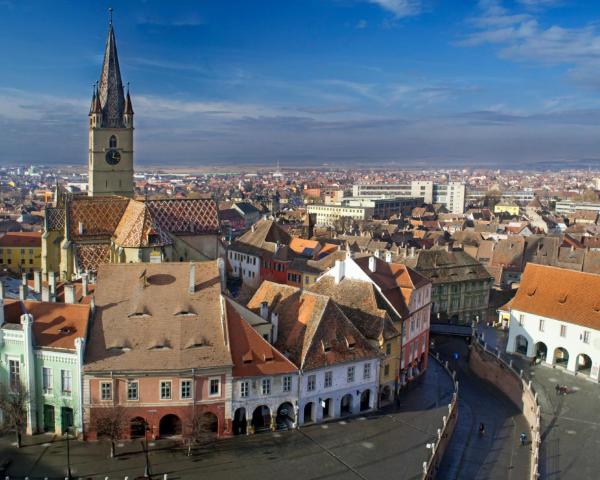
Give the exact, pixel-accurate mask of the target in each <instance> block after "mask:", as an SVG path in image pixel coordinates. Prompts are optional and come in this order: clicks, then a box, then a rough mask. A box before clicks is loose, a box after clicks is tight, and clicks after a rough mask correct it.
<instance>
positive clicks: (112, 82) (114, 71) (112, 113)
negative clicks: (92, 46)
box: [97, 8, 125, 128]
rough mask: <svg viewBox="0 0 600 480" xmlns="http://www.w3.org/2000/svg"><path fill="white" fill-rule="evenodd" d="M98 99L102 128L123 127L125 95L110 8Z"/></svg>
mask: <svg viewBox="0 0 600 480" xmlns="http://www.w3.org/2000/svg"><path fill="white" fill-rule="evenodd" d="M97 95H98V97H99V98H100V106H101V108H102V126H103V127H110V128H121V127H123V113H124V112H123V110H124V107H125V95H124V94H123V82H122V80H121V70H120V68H119V56H118V54H117V41H116V40H115V31H114V29H113V23H112V8H110V9H109V24H108V37H107V38H106V46H105V48H104V62H103V63H102V73H101V74H100V86H99V88H98V94H97Z"/></svg>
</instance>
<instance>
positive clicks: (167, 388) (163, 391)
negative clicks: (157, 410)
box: [160, 380, 172, 400]
mask: <svg viewBox="0 0 600 480" xmlns="http://www.w3.org/2000/svg"><path fill="white" fill-rule="evenodd" d="M171 386H172V385H171V380H162V381H161V382H160V399H161V400H170V399H171V390H172V389H171Z"/></svg>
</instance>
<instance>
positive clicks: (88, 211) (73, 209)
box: [67, 196, 130, 240]
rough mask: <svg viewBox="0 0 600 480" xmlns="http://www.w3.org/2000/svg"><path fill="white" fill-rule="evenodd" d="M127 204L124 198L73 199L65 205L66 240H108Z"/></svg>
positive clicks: (82, 197)
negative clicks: (67, 223)
mask: <svg viewBox="0 0 600 480" xmlns="http://www.w3.org/2000/svg"><path fill="white" fill-rule="evenodd" d="M129 202H130V200H129V199H128V198H125V197H85V196H78V197H73V198H72V199H71V200H70V201H69V202H68V203H67V209H68V218H69V226H68V232H67V235H68V238H70V239H72V240H78V239H81V238H85V239H105V240H108V239H110V237H111V236H112V235H113V234H114V232H115V229H116V228H117V225H119V222H120V221H121V217H123V214H124V213H125V210H126V209H127V206H128V205H129ZM80 224H81V228H82V232H81V233H80Z"/></svg>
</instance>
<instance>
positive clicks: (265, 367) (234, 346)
mask: <svg viewBox="0 0 600 480" xmlns="http://www.w3.org/2000/svg"><path fill="white" fill-rule="evenodd" d="M231 302H232V300H230V299H227V300H226V308H227V325H228V332H229V339H230V345H231V358H232V360H233V376H234V377H249V376H259V375H278V374H283V373H291V372H295V371H296V370H297V368H296V367H295V366H294V364H293V363H292V362H290V361H289V360H288V359H287V358H285V356H284V355H283V354H281V353H280V352H279V351H278V350H277V349H275V348H274V347H273V346H272V345H271V344H270V343H269V342H267V341H266V340H265V339H264V338H262V337H261V336H260V335H259V334H258V332H257V331H256V330H254V328H252V327H251V326H250V325H249V324H248V322H246V321H245V320H244V319H243V318H242V317H241V316H240V314H239V313H238V311H237V310H236V309H235V308H234V307H233V306H232V305H231ZM238 308H244V307H242V306H240V305H238Z"/></svg>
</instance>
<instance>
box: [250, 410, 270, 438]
mask: <svg viewBox="0 0 600 480" xmlns="http://www.w3.org/2000/svg"><path fill="white" fill-rule="evenodd" d="M252 426H253V427H254V432H255V433H258V432H264V431H266V430H269V429H270V428H271V410H269V407H267V406H266V405H260V406H258V407H256V408H255V409H254V412H253V413H252Z"/></svg>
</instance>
